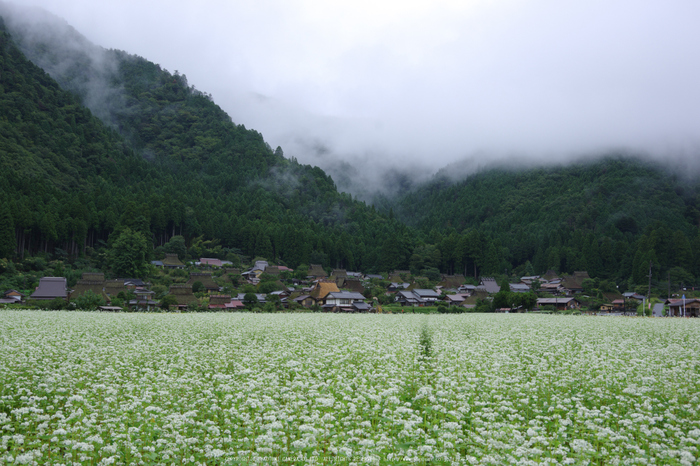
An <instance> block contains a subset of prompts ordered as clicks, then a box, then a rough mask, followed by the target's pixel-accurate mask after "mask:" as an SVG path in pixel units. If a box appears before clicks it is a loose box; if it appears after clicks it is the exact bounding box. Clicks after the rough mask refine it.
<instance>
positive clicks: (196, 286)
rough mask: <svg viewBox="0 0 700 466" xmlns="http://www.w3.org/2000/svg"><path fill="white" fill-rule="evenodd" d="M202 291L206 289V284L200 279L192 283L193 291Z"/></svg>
mask: <svg viewBox="0 0 700 466" xmlns="http://www.w3.org/2000/svg"><path fill="white" fill-rule="evenodd" d="M200 291H206V288H204V284H203V283H202V282H200V281H196V282H194V283H193V284H192V293H199V292H200Z"/></svg>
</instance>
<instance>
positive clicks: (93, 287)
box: [70, 272, 109, 300]
mask: <svg viewBox="0 0 700 466" xmlns="http://www.w3.org/2000/svg"><path fill="white" fill-rule="evenodd" d="M104 288H105V274H103V273H87V272H85V273H83V275H82V278H81V279H80V280H78V282H77V283H76V284H75V289H74V290H73V291H71V293H70V299H75V298H77V297H79V296H82V295H84V294H85V293H87V292H88V291H92V292H93V293H94V294H95V295H97V296H102V297H103V298H104V299H105V300H107V299H109V298H108V296H107V294H106V293H105V290H104Z"/></svg>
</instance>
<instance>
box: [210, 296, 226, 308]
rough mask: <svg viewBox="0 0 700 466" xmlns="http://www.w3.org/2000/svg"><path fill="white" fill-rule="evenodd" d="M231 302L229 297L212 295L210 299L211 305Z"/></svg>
mask: <svg viewBox="0 0 700 466" xmlns="http://www.w3.org/2000/svg"><path fill="white" fill-rule="evenodd" d="M230 302H231V296H229V295H212V296H210V297H209V305H210V306H212V305H217V304H226V303H230Z"/></svg>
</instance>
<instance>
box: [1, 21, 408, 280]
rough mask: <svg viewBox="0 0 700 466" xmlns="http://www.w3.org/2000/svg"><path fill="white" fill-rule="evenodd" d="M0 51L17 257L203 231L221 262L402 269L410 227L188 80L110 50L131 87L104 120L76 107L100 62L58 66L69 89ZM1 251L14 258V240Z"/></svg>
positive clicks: (8, 196) (42, 50)
mask: <svg viewBox="0 0 700 466" xmlns="http://www.w3.org/2000/svg"><path fill="white" fill-rule="evenodd" d="M24 42H25V45H27V41H26V40H25V41H24ZM29 45H30V46H31V47H33V48H34V53H33V55H35V56H36V55H37V54H40V55H41V56H42V57H43V59H41V60H39V59H37V60H38V61H55V60H59V58H60V54H57V55H56V56H54V55H52V54H51V50H52V48H51V43H49V42H46V41H35V42H31V43H29ZM1 46H2V48H1V54H2V55H1V58H2V62H1V63H0V66H1V67H2V68H1V69H0V86H2V87H1V88H0V106H1V108H2V109H3V112H2V116H1V117H0V118H1V119H2V121H1V124H2V131H1V132H0V157H1V162H0V163H2V166H3V168H4V169H3V176H2V185H1V186H2V192H1V193H0V196H2V200H3V201H4V202H2V204H3V206H4V207H3V215H5V216H9V217H10V220H11V224H12V225H13V226H14V230H15V235H14V238H15V239H14V241H12V243H13V244H12V245H13V248H14V249H15V255H17V256H19V257H21V256H22V255H23V254H26V253H29V254H36V253H38V252H40V251H43V252H50V253H52V252H54V251H55V250H56V249H58V250H59V251H60V252H61V253H63V254H68V255H77V254H82V253H84V252H85V250H86V248H87V247H91V248H97V247H100V246H101V245H104V244H106V243H107V242H108V241H110V238H111V239H112V240H113V239H114V238H113V237H112V235H113V234H114V233H115V232H116V233H120V232H121V231H122V230H123V229H125V228H128V229H130V230H132V231H136V232H139V233H141V234H142V235H143V236H144V237H145V238H147V239H150V240H151V242H152V243H153V245H154V246H158V245H161V244H163V243H165V242H167V241H168V240H169V239H170V238H171V237H172V236H174V235H184V236H185V237H187V238H188V239H192V238H195V237H200V236H202V237H204V238H205V239H207V240H216V241H218V242H219V244H220V245H221V246H222V247H223V248H222V251H223V252H222V254H223V253H225V252H226V251H227V250H230V251H237V252H241V253H242V254H246V255H249V256H263V257H267V258H269V259H270V260H282V261H284V262H285V263H287V264H289V265H291V266H292V267H295V266H297V265H298V264H300V263H307V264H308V263H309V262H313V261H316V262H323V263H325V264H327V265H333V266H344V267H348V268H360V267H364V268H368V269H373V268H379V267H380V265H382V263H383V262H384V264H383V265H385V266H388V267H392V266H394V265H395V264H394V262H396V259H392V258H389V257H388V256H387V255H386V254H384V253H383V252H382V247H383V245H384V244H386V243H392V244H395V243H396V241H394V239H395V238H396V237H397V236H401V235H403V234H406V233H405V231H406V230H407V229H406V228H405V227H404V226H403V225H401V224H399V223H398V222H397V221H395V220H394V221H392V220H389V219H387V218H385V217H384V216H382V215H379V214H377V213H376V211H375V210H374V209H373V208H369V207H367V206H366V205H365V204H363V203H359V202H356V201H353V200H352V198H351V197H350V196H348V195H345V194H339V193H338V192H337V190H336V189H335V185H334V183H333V180H331V179H330V177H328V176H327V175H326V174H325V173H323V171H322V170H320V169H318V168H315V167H311V166H305V165H301V164H299V163H297V162H296V161H295V160H288V159H285V158H284V157H283V154H282V151H281V149H279V148H278V149H277V150H276V151H273V150H272V149H271V148H270V147H269V145H267V144H266V143H265V141H264V140H263V138H262V136H261V135H260V134H259V133H257V132H255V131H253V130H248V129H246V128H245V127H243V126H242V125H236V124H234V123H233V122H231V121H230V118H228V116H227V115H226V114H225V113H224V112H223V111H222V110H221V109H220V108H219V107H218V106H216V105H215V104H214V103H213V102H212V101H211V99H210V98H209V97H208V96H206V95H204V94H203V93H200V92H198V91H196V90H195V89H194V88H193V87H190V86H188V85H187V82H186V79H185V78H184V76H181V75H178V74H171V73H169V72H168V71H165V70H162V69H160V67H158V66H157V65H154V64H152V63H150V62H148V61H147V60H145V59H142V58H139V57H134V56H130V55H128V54H126V53H123V52H117V51H105V53H107V54H108V55H109V56H110V57H111V59H113V64H114V67H110V69H111V70H112V71H111V73H113V74H111V75H110V76H109V79H110V80H112V81H113V83H114V89H122V90H123V91H119V92H112V91H109V92H108V94H109V95H110V96H111V97H110V99H108V100H113V101H115V102H117V105H115V106H114V107H110V108H106V107H105V108H102V109H101V111H98V114H100V115H102V116H103V117H104V118H105V119H106V121H105V122H101V121H100V120H99V119H98V118H96V117H95V116H93V114H92V113H91V111H90V110H88V109H87V108H85V107H84V106H82V105H81V104H82V103H84V101H85V100H86V99H87V100H89V98H88V94H89V92H87V91H86V92H80V89H81V87H80V83H81V82H82V83H88V82H92V81H90V79H89V78H84V77H81V73H82V72H83V71H84V72H85V73H87V74H90V73H91V72H92V71H91V69H92V68H91V67H90V65H89V62H91V60H92V59H93V58H94V57H93V58H91V57H88V56H87V55H86V56H85V57H83V58H84V59H85V60H86V62H88V64H87V65H86V66H85V67H83V66H80V64H79V63H80V60H78V61H73V62H71V63H72V64H71V66H61V67H58V68H61V69H63V70H69V71H66V73H67V75H68V76H72V79H70V80H69V81H67V82H66V83H64V86H65V87H67V88H69V89H71V88H73V92H72V93H69V92H67V91H65V90H63V89H62V88H61V87H60V86H59V85H58V84H57V83H56V82H55V81H54V80H53V79H52V78H51V77H50V76H48V75H47V74H46V73H45V72H44V71H42V70H41V69H40V68H38V67H37V66H35V65H34V64H33V63H31V62H30V61H29V60H27V59H26V58H25V56H24V55H23V54H22V52H20V50H18V48H17V47H16V46H15V44H14V42H13V39H12V37H11V36H10V35H9V34H8V33H7V32H6V31H5V30H4V27H3V31H2V43H1ZM80 50H83V49H80ZM57 57H58V58H57ZM78 57H80V55H79V54H78ZM76 63H77V64H76ZM105 102H106V101H103V102H102V103H105ZM105 123H106V124H105ZM108 125H109V126H108ZM8 223H9V222H8ZM4 244H5V251H7V249H8V246H7V245H8V244H10V240H9V239H8V240H5V242H4ZM4 255H5V256H7V255H8V253H7V252H4ZM387 260H389V262H387Z"/></svg>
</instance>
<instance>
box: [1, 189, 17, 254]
mask: <svg viewBox="0 0 700 466" xmlns="http://www.w3.org/2000/svg"><path fill="white" fill-rule="evenodd" d="M14 252H15V226H14V222H13V221H12V215H10V208H9V206H8V205H7V202H4V201H3V202H0V259H1V258H5V259H9V258H11V257H12V255H13V254H14Z"/></svg>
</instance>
